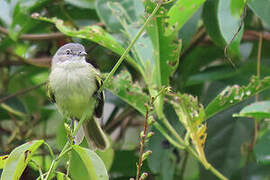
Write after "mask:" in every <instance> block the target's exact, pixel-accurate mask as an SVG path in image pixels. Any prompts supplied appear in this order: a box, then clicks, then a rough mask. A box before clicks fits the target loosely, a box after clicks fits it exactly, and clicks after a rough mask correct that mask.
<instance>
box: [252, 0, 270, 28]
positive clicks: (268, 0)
mask: <svg viewBox="0 0 270 180" xmlns="http://www.w3.org/2000/svg"><path fill="white" fill-rule="evenodd" d="M248 6H249V7H250V9H251V10H252V11H253V12H254V13H255V14H256V15H257V16H258V17H259V18H260V19H261V20H262V21H263V23H264V24H265V25H266V26H267V27H268V28H270V19H269V17H270V11H269V8H270V0H260V1H255V0H249V1H248Z"/></svg>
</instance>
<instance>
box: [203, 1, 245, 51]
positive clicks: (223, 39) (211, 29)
mask: <svg viewBox="0 0 270 180" xmlns="http://www.w3.org/2000/svg"><path fill="white" fill-rule="evenodd" d="M231 1H233V0H208V1H206V3H205V4H204V8H203V21H204V25H205V27H206V31H207V32H208V34H209V35H210V37H211V39H212V40H213V41H214V43H216V44H217V45H219V46H221V47H224V46H226V45H227V44H229V43H230V41H231V40H232V39H233V36H234V35H235V34H236V33H237V30H238V28H239V25H240V15H238V16H237V17H236V16H233V15H232V12H231V9H230V3H231ZM242 32H243V28H242V30H241V31H240V33H239V34H238V36H237V38H236V39H234V40H233V42H232V44H231V45H230V48H229V52H232V53H233V54H234V55H238V54H239V49H238V47H239V45H240V41H241V38H242Z"/></svg>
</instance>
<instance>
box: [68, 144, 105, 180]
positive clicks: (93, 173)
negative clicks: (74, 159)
mask: <svg viewBox="0 0 270 180" xmlns="http://www.w3.org/2000/svg"><path fill="white" fill-rule="evenodd" d="M72 148H73V149H74V150H75V152H76V153H78V155H79V156H80V158H81V160H82V162H83V164H84V167H85V168H86V170H87V173H88V177H84V178H85V179H91V180H108V179H109V176H108V174H107V170H106V168H105V165H104V163H103V162H102V160H101V159H100V157H99V156H98V155H97V154H96V153H95V152H94V151H91V150H90V149H87V148H82V147H80V146H77V145H73V146H72Z"/></svg>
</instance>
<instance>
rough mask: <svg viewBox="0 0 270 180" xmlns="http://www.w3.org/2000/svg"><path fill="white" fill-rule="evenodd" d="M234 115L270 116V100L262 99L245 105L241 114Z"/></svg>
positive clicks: (259, 117) (260, 117)
mask: <svg viewBox="0 0 270 180" xmlns="http://www.w3.org/2000/svg"><path fill="white" fill-rule="evenodd" d="M233 116H234V117H249V118H258V119H262V118H270V101H260V102H255V103H252V104H250V105H248V106H246V107H244V108H243V109H242V110H241V111H240V112H239V114H233Z"/></svg>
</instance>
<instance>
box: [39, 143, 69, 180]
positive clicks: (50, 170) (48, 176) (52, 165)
mask: <svg viewBox="0 0 270 180" xmlns="http://www.w3.org/2000/svg"><path fill="white" fill-rule="evenodd" d="M71 149H72V148H71V147H69V142H67V143H66V144H65V146H64V148H63V149H62V151H61V152H60V154H59V156H58V157H57V158H55V159H54V160H53V161H52V164H51V166H50V168H49V171H48V173H47V176H46V178H45V179H44V180H49V178H50V175H51V173H52V171H53V169H54V167H55V166H56V163H57V161H58V160H59V159H61V157H63V156H64V155H65V154H66V153H67V152H69V151H70V150H71Z"/></svg>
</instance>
